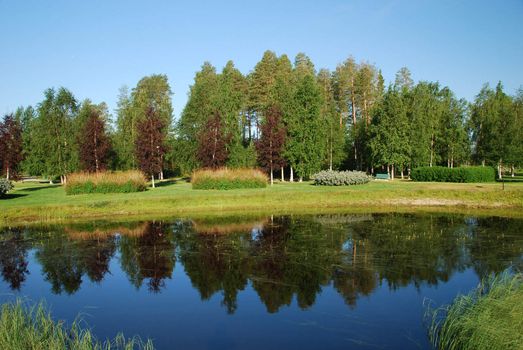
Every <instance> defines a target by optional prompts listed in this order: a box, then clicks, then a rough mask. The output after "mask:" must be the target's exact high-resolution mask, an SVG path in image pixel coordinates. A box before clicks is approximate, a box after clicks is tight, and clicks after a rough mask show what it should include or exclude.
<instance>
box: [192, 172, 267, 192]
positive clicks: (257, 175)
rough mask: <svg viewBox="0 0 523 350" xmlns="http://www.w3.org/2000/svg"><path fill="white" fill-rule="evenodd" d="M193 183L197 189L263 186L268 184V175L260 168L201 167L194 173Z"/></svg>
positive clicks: (193, 186)
mask: <svg viewBox="0 0 523 350" xmlns="http://www.w3.org/2000/svg"><path fill="white" fill-rule="evenodd" d="M191 184H192V188H193V189H197V190H231V189H236V188H263V187H266V186H267V175H265V174H264V173H263V172H262V171H261V170H258V169H227V168H221V169H215V170H213V169H201V170H197V171H195V172H194V173H193V174H192V176H191Z"/></svg>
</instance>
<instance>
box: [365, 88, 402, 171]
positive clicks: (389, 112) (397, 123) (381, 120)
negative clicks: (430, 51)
mask: <svg viewBox="0 0 523 350" xmlns="http://www.w3.org/2000/svg"><path fill="white" fill-rule="evenodd" d="M408 133H409V123H408V118H407V106H406V105H405V102H404V99H403V98H402V96H401V92H400V91H399V90H398V89H395V88H393V87H389V89H388V90H387V92H386V93H385V94H384V96H383V100H382V101H381V103H380V105H379V107H377V108H376V111H375V114H374V118H373V122H372V125H371V136H372V137H371V141H370V149H371V152H372V159H373V161H374V164H373V165H374V166H387V171H388V172H389V169H390V172H391V177H392V179H394V168H395V167H399V168H400V169H401V175H402V177H403V168H404V167H405V166H406V165H407V164H408V162H409V154H410V147H409V146H410V145H409V141H408Z"/></svg>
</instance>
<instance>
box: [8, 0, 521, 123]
mask: <svg viewBox="0 0 523 350" xmlns="http://www.w3.org/2000/svg"><path fill="white" fill-rule="evenodd" d="M267 49H270V50H273V51H275V52H276V53H277V54H278V55H280V54H282V53H286V54H287V55H288V56H289V57H290V58H291V59H293V58H294V56H295V55H296V54H297V53H298V52H304V53H306V54H307V55H309V56H310V57H311V59H312V61H313V62H314V63H315V65H316V68H317V69H318V68H323V67H325V68H329V69H331V70H332V69H334V68H335V67H336V65H337V64H338V63H340V62H341V61H343V60H345V59H346V58H347V57H348V56H350V55H352V56H354V57H355V58H356V60H357V61H360V60H366V61H369V62H371V63H374V64H376V65H377V67H378V68H380V69H381V70H382V72H383V75H384V77H385V79H386V81H387V83H388V82H391V81H393V79H394V75H395V72H396V71H397V70H398V69H399V68H401V67H402V66H407V67H408V68H409V69H410V70H411V72H412V75H413V78H414V80H416V81H418V80H431V81H439V82H440V83H441V84H442V85H446V86H449V87H450V88H451V89H452V90H453V91H455V93H456V94H457V96H458V97H464V98H466V99H468V100H472V99H473V97H474V95H475V94H477V93H478V91H479V89H480V88H481V86H482V85H483V84H484V83H486V82H490V83H491V85H492V84H496V83H497V81H499V80H501V81H502V82H503V84H504V86H505V88H506V91H507V92H508V93H510V94H513V93H514V92H515V90H516V89H517V88H518V87H520V86H521V85H522V84H523V1H521V0H503V1H496V0H492V1H479V0H470V1H460V0H433V1H425V0H411V1H393V0H384V1H367V0H361V1H350V0H345V1H343V0H338V1H335V0H322V1H320V0H300V1H284V0H264V1H246V0H244V1H239V0H238V1H227V0H222V1H218V0H216V1H210V0H209V1H174V0H173V1H146V0H142V1H129V0H127V1H108V0H88V1H65V0H64V1H53V0H47V1H41V0H34V1H33V0H0V113H2V114H5V113H8V112H11V111H13V110H14V109H16V107H17V106H20V105H29V104H31V105H34V104H36V103H38V102H39V101H41V100H42V99H43V91H44V90H45V89H46V88H48V87H59V86H65V87H67V88H68V89H70V90H71V91H72V92H73V93H74V94H75V96H76V97H77V98H78V99H79V100H82V99H84V98H89V99H91V100H92V101H94V102H96V103H98V102H102V101H105V102H107V103H108V105H109V107H110V110H111V111H112V112H113V111H114V108H115V107H116V100H117V96H118V89H119V88H120V87H121V86H122V85H127V86H129V87H130V88H132V87H133V86H135V85H136V83H137V82H138V80H139V79H140V78H141V77H143V76H145V75H149V74H153V73H162V74H167V76H168V78H169V82H170V84H171V87H172V89H173V91H174V93H175V94H174V96H173V104H174V111H175V117H176V118H177V117H179V115H180V113H181V110H182V109H183V107H184V105H185V102H186V101H187V93H188V90H189V85H190V84H192V81H193V77H194V73H195V72H196V71H197V70H199V68H200V66H201V64H202V63H203V62H204V61H210V62H211V63H212V64H213V65H215V66H216V67H217V68H218V69H221V68H222V67H223V65H224V64H225V63H226V62H227V60H229V59H231V60H233V61H234V63H235V64H236V66H237V67H238V68H239V69H240V70H241V71H242V72H243V73H248V72H249V71H250V70H251V69H253V67H254V65H255V64H256V62H258V61H259V60H260V59H261V57H262V54H263V52H264V51H265V50H267Z"/></svg>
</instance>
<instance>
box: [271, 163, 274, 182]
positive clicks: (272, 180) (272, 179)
mask: <svg viewBox="0 0 523 350" xmlns="http://www.w3.org/2000/svg"><path fill="white" fill-rule="evenodd" d="M272 172H273V170H272V164H271V186H272V185H273V184H274V178H273V175H272Z"/></svg>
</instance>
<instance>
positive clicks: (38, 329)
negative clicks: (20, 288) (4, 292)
mask: <svg viewBox="0 0 523 350" xmlns="http://www.w3.org/2000/svg"><path fill="white" fill-rule="evenodd" d="M0 349H13V350H16V349H20V350H22V349H24V350H26V349H27V350H40V349H42V350H44V349H45V350H47V349H53V350H61V349H64V350H65V349H67V350H84V349H85V350H87V349H89V350H102V349H103V350H109V349H122V350H124V349H125V350H132V349H144V350H149V349H153V344H152V342H151V341H150V340H149V341H147V342H145V343H144V342H142V341H141V340H140V339H139V338H138V337H135V338H132V339H126V338H125V337H124V336H123V334H118V335H117V336H116V337H115V338H114V339H113V340H106V341H100V340H97V339H96V338H95V337H94V335H93V334H92V333H91V331H90V329H88V328H86V327H83V326H82V325H81V321H75V322H73V324H72V325H71V326H70V327H67V326H66V325H65V324H64V323H63V322H55V321H54V320H53V319H52V317H51V314H50V313H49V311H48V310H47V308H46V306H45V304H44V303H42V302H40V303H38V304H36V305H29V304H25V303H24V302H22V301H21V300H20V299H18V300H17V301H16V302H14V303H6V304H3V305H2V310H1V313H0Z"/></svg>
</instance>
